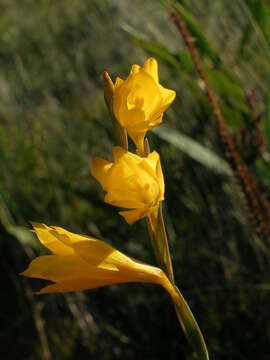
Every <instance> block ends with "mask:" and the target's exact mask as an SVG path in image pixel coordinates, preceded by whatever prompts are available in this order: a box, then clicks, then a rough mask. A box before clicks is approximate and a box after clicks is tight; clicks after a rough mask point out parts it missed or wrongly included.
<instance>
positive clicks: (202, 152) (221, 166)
mask: <svg viewBox="0 0 270 360" xmlns="http://www.w3.org/2000/svg"><path fill="white" fill-rule="evenodd" d="M153 132H154V134H156V135H157V136H159V137H160V138H161V139H163V140H165V141H167V142H168V143H170V144H172V145H174V146H176V147H177V148H178V149H179V150H181V151H183V152H184V153H185V154H187V155H188V156H189V157H191V158H192V159H194V160H196V161H198V162H199V163H201V164H202V165H204V166H206V167H208V168H209V169H211V170H213V171H215V172H216V173H219V174H223V175H228V176H231V174H232V172H231V169H230V167H229V165H228V164H227V162H226V161H225V160H223V159H222V158H220V157H219V156H218V155H216V154H215V153H214V152H213V151H211V150H209V149H207V148H206V147H204V146H202V145H201V144H199V143H198V142H197V141H195V140H193V139H191V138H190V137H188V136H186V135H184V134H181V133H180V132H178V131H176V130H173V129H170V128H169V127H167V126H164V125H163V126H160V127H159V128H156V129H154V130H153Z"/></svg>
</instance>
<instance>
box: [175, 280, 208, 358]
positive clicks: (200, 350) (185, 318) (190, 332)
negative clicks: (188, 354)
mask: <svg viewBox="0 0 270 360" xmlns="http://www.w3.org/2000/svg"><path fill="white" fill-rule="evenodd" d="M175 290H176V291H177V294H178V299H177V301H175V302H174V306H175V311H176V314H177V317H178V320H179V322H180V325H181V327H182V329H183V331H184V333H185V335H186V337H187V339H188V341H189V342H190V345H191V346H192V348H193V350H194V351H195V353H196V354H195V356H196V358H197V359H199V360H209V355H208V351H207V347H206V344H205V341H204V338H203V335H202V333H201V330H200V328H199V325H198V324H197V321H196V320H195V318H194V316H193V314H192V312H191V310H190V308H189V306H188V304H187V302H186V301H185V299H184V297H183V295H182V294H181V292H180V291H179V289H178V288H177V287H176V286H175Z"/></svg>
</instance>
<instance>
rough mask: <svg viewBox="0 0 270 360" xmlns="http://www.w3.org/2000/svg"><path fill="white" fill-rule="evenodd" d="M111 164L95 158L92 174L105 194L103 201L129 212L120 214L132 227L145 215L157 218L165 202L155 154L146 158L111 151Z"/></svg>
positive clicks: (157, 158) (114, 150)
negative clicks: (112, 156) (112, 160)
mask: <svg viewBox="0 0 270 360" xmlns="http://www.w3.org/2000/svg"><path fill="white" fill-rule="evenodd" d="M113 155H114V162H108V161H106V160H104V159H102V158H98V157H95V158H93V159H92V163H91V174H92V175H93V177H94V178H95V179H96V180H97V181H98V182H99V183H100V184H101V186H102V188H103V189H104V190H105V191H106V192H107V194H106V196H105V199H104V201H105V202H107V203H109V204H111V205H114V206H119V207H123V208H127V209H130V210H126V211H120V213H119V214H120V215H122V216H123V217H124V218H125V220H126V221H127V222H128V223H129V224H132V223H134V222H135V221H136V220H138V219H141V218H143V217H145V216H147V215H150V214H152V215H154V216H155V217H157V213H158V206H159V202H160V201H161V200H163V199H164V179H163V174H162V169H161V165H160V159H159V155H158V153H157V152H156V151H153V152H152V153H150V154H149V155H148V156H147V157H140V156H138V155H135V154H132V153H130V152H128V151H126V150H124V149H123V148H121V147H114V148H113Z"/></svg>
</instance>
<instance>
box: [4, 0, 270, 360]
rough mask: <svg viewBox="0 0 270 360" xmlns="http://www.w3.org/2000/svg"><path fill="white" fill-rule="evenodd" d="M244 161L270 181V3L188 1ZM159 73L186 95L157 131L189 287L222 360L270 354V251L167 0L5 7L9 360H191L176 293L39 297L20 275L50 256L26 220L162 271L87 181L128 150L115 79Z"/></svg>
mask: <svg viewBox="0 0 270 360" xmlns="http://www.w3.org/2000/svg"><path fill="white" fill-rule="evenodd" d="M178 3H179V4H180V7H179V9H181V12H182V15H183V16H184V18H185V20H186V21H187V24H188V27H189V30H190V31H191V34H192V36H194V37H196V39H197V41H196V45H197V47H198V50H199V54H200V57H201V60H202V64H203V67H204V70H205V72H206V73H207V76H208V78H209V81H210V83H211V85H212V87H213V88H214V90H215V91H216V92H217V94H218V96H219V99H220V102H221V108H222V111H223V114H224V116H225V118H226V122H227V124H228V126H229V129H230V131H231V133H232V134H233V137H234V140H235V142H236V143H237V146H238V150H239V152H240V154H241V156H242V157H243V159H244V160H245V162H246V163H247V165H248V166H249V167H250V168H252V170H253V171H254V172H255V174H256V176H257V179H258V181H259V183H260V184H261V187H262V189H263V192H264V194H265V196H267V195H268V194H269V192H270V191H269V186H270V164H269V162H270V159H269V150H270V131H269V128H270V93H269V84H270V40H269V39H270V5H269V2H268V0H235V1H230V0H215V1H211V0H183V1H178ZM149 56H154V57H156V59H157V60H158V62H159V73H160V82H161V83H162V84H163V85H164V86H166V87H168V88H172V89H174V90H176V92H177V98H176V100H175V102H174V104H173V106H172V107H171V109H170V110H169V111H168V112H167V113H166V114H165V116H164V125H162V126H160V127H159V128H158V129H157V130H156V131H155V132H153V133H151V134H150V136H149V141H150V146H151V148H152V149H153V148H154V149H156V150H157V151H159V152H160V156H161V160H162V167H163V172H164V176H165V183H166V202H165V204H164V207H165V221H166V226H167V232H168V237H169V242H170V247H171V252H172V256H173V264H174V268H175V277H176V282H177V284H178V286H179V288H180V290H181V291H182V293H183V295H184V296H185V298H186V299H187V301H188V303H189V305H190V307H191V309H192V311H193V313H194V315H195V317H196V319H197V321H198V323H199V325H200V327H201V330H202V332H203V334H204V337H205V340H206V343H207V345H208V349H209V353H210V358H212V359H219V360H220V359H221V360H222V359H224V360H225V359H226V360H227V359H237V360H240V359H254V358H256V359H269V355H270V350H269V349H270V347H269V342H270V311H269V299H270V293H269V290H270V283H269V270H270V263H269V259H270V251H269V250H270V244H269V243H268V242H267V241H266V240H264V239H262V238H260V237H259V236H257V235H256V232H255V231H254V228H253V227H252V226H251V225H250V221H249V220H248V214H247V211H246V209H245V206H244V205H243V201H242V197H243V194H241V192H240V191H239V187H237V186H236V185H235V182H234V180H233V178H232V175H231V171H230V167H229V166H228V164H227V163H226V161H225V160H224V153H223V151H222V147H221V141H220V138H219V136H218V133H217V129H216V125H215V121H214V119H213V117H212V115H211V113H212V110H211V107H210V106H209V103H208V100H207V98H206V96H205V94H204V84H203V83H202V82H201V81H200V80H199V79H198V76H197V74H196V71H195V70H194V66H193V64H192V59H191V57H190V55H189V53H188V51H187V49H186V47H185V46H184V43H183V41H182V39H181V36H180V35H179V33H178V32H177V30H176V28H175V27H174V25H173V24H172V22H171V20H170V17H169V15H168V11H167V9H166V7H165V6H164V5H163V4H162V2H161V1H159V0H148V1H142V0H134V1H132V2H131V1H125V0H84V1H82V0H77V1H73V0H57V1H50V0H24V1H21V0H1V1H0V173H1V177H0V231H1V236H0V248H1V250H0V271H1V275H0V276H1V292H0V358H1V359H18V358H21V359H27V360H28V359H29V360H34V359H42V360H52V359H57V360H58V359H59V360H66V359H82V360H83V359H103V360H112V359H132V360H133V359H147V360H148V359H149V360H152V359H153V360H154V359H164V358H166V359H168V360H169V359H192V358H193V357H192V354H191V351H190V348H189V346H188V344H187V342H186V340H185V337H184V335H183V333H182V331H181V329H180V327H179V324H178V322H177V320H176V316H175V314H174V309H173V307H172V305H171V302H170V299H169V297H168V295H167V294H166V293H165V291H163V290H162V289H160V288H159V287H157V286H154V285H142V284H132V285H121V286H112V287H107V288H103V289H98V290H92V291H91V290H90V291H87V292H83V293H73V294H71V293H70V294H66V295H51V296H42V297H37V296H34V295H33V294H32V292H33V291H34V290H37V289H39V288H40V287H41V286H42V284H43V283H42V282H41V281H39V280H29V279H25V278H21V277H19V275H18V273H20V272H21V271H23V270H24V269H25V268H26V267H27V265H28V264H29V261H30V260H31V259H32V258H33V257H35V256H37V255H38V254H45V253H46V250H45V249H44V248H42V247H41V245H40V244H39V242H38V241H37V239H36V238H35V237H34V236H33V234H32V233H31V232H30V231H29V229H30V224H29V221H37V222H44V223H46V224H50V225H58V226H61V227H64V228H66V229H68V230H70V231H74V232H77V233H85V234H90V235H92V236H95V237H98V238H100V239H104V240H106V241H108V242H110V243H111V244H113V245H114V246H115V247H117V248H118V249H119V250H122V251H123V252H125V253H127V254H129V255H130V256H133V257H135V258H138V259H141V260H143V261H146V262H148V263H152V264H154V263H155V260H154V257H153V255H152V250H151V246H150V242H149V239H148V235H147V229H146V225H145V223H144V221H142V222H140V223H136V224H135V225H133V226H129V225H128V224H127V223H125V221H124V220H123V219H122V217H120V216H119V215H118V214H117V209H115V208H113V207H111V206H109V205H106V204H105V203H104V202H103V197H104V193H103V191H102V190H101V189H100V187H99V185H98V184H97V183H96V182H95V181H94V179H93V178H91V176H90V172H89V165H90V159H91V156H94V155H95V156H104V157H106V158H108V159H111V148H112V146H113V145H114V144H115V141H114V134H113V128H112V124H111V121H110V118H109V115H108V112H107V109H106V107H105V103H104V100H103V71H104V70H107V71H108V72H109V73H110V75H111V77H112V78H113V79H114V78H115V77H116V76H117V75H120V76H121V77H124V78H125V77H126V76H127V75H128V72H129V69H130V66H131V65H132V64H133V63H138V64H142V63H143V62H144V61H145V59H146V58H147V57H149Z"/></svg>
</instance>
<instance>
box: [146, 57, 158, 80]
mask: <svg viewBox="0 0 270 360" xmlns="http://www.w3.org/2000/svg"><path fill="white" fill-rule="evenodd" d="M143 70H144V71H146V72H147V73H148V74H149V75H151V76H152V78H153V79H154V80H155V81H156V83H158V81H159V79H158V63H157V61H156V59H154V58H149V59H147V60H146V61H145V63H144V65H143Z"/></svg>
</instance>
